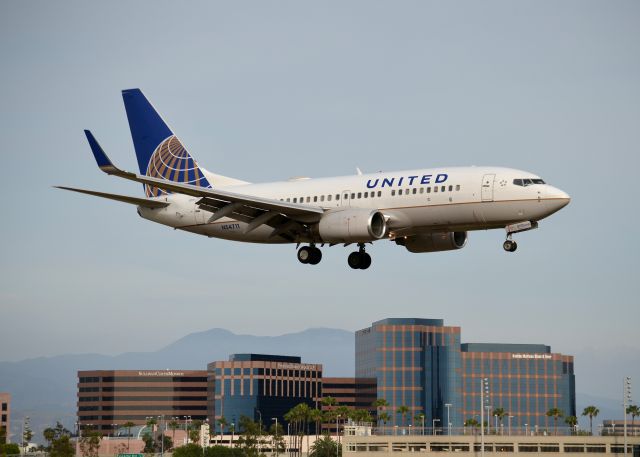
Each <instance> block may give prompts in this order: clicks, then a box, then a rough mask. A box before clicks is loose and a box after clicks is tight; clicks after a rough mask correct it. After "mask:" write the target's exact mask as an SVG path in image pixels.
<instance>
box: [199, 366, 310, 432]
mask: <svg viewBox="0 0 640 457" xmlns="http://www.w3.org/2000/svg"><path fill="white" fill-rule="evenodd" d="M207 373H208V389H209V395H208V398H209V400H208V404H207V415H208V418H209V422H210V423H211V424H215V427H216V428H215V430H216V432H217V433H221V430H220V424H219V422H218V421H219V420H220V419H221V418H222V417H224V418H225V420H226V421H227V423H228V424H229V426H228V427H227V428H225V432H228V431H229V427H230V424H232V423H233V424H234V426H235V429H236V430H238V428H237V427H238V423H239V420H240V418H241V417H242V416H246V417H248V418H250V419H252V420H254V421H256V422H258V421H260V420H262V423H263V425H264V426H265V428H268V427H269V426H270V425H271V423H272V421H273V418H276V417H277V418H278V422H279V423H280V424H284V423H286V421H285V420H284V415H285V414H286V413H287V412H288V411H289V410H290V409H291V408H293V407H294V406H296V405H298V404H299V403H306V404H308V405H309V407H310V408H317V407H318V406H319V402H320V398H321V396H322V365H320V364H308V363H302V362H301V359H300V357H291V356H282V355H263V354H233V355H231V356H230V357H229V360H228V361H218V362H212V363H210V364H208V365H207Z"/></svg>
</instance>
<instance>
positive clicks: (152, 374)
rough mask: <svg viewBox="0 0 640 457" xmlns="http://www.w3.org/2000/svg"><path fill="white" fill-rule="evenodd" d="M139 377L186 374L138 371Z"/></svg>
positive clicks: (180, 374)
mask: <svg viewBox="0 0 640 457" xmlns="http://www.w3.org/2000/svg"><path fill="white" fill-rule="evenodd" d="M138 376H184V373H183V372H182V371H138ZM136 455H137V454H136Z"/></svg>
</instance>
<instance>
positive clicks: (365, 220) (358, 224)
mask: <svg viewBox="0 0 640 457" xmlns="http://www.w3.org/2000/svg"><path fill="white" fill-rule="evenodd" d="M313 232H314V235H315V236H317V237H319V238H320V239H321V240H322V241H323V242H326V243H365V242H367V241H374V240H379V239H380V238H383V237H384V236H385V235H386V233H387V223H386V221H385V219H384V216H383V215H382V213H381V212H380V211H376V210H372V209H366V208H349V209H343V210H337V211H331V212H328V213H326V214H324V215H323V216H322V219H320V222H318V223H317V224H316V225H315V226H314V227H313Z"/></svg>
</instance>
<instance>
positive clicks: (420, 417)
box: [413, 413, 424, 435]
mask: <svg viewBox="0 0 640 457" xmlns="http://www.w3.org/2000/svg"><path fill="white" fill-rule="evenodd" d="M413 420H414V421H418V423H419V424H420V426H421V427H422V434H423V435H424V413H420V414H416V415H415V417H414V418H413Z"/></svg>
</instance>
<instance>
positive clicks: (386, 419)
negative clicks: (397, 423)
mask: <svg viewBox="0 0 640 457" xmlns="http://www.w3.org/2000/svg"><path fill="white" fill-rule="evenodd" d="M378 420H380V422H382V425H383V426H386V425H387V422H389V421H390V420H391V416H389V413H387V412H383V413H380V414H379V415H378Z"/></svg>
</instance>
